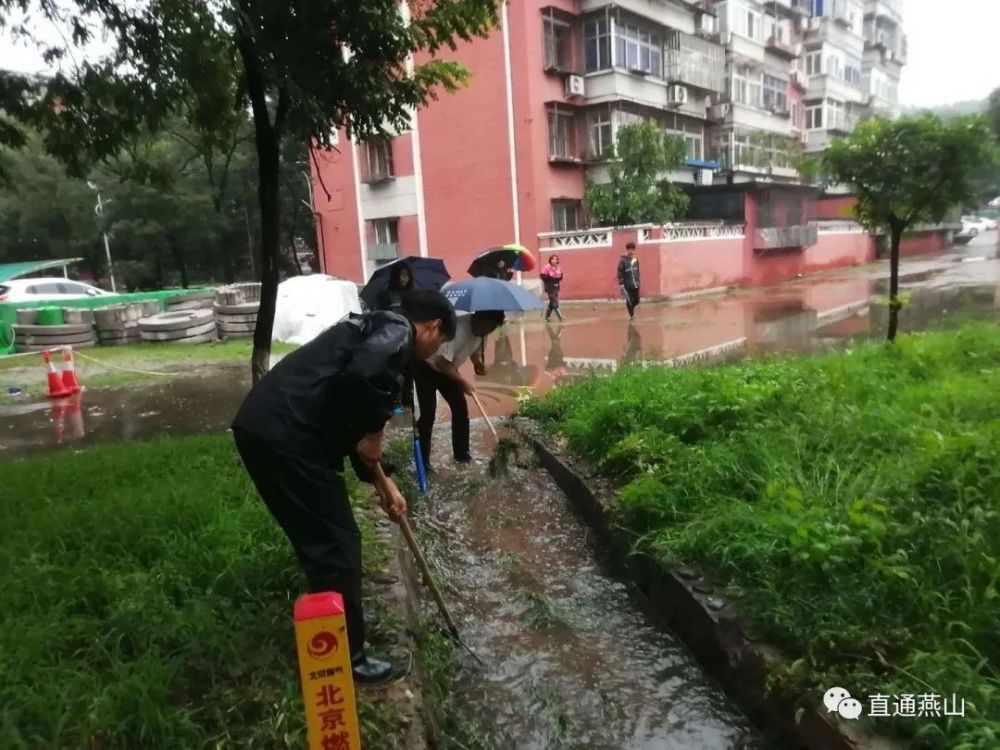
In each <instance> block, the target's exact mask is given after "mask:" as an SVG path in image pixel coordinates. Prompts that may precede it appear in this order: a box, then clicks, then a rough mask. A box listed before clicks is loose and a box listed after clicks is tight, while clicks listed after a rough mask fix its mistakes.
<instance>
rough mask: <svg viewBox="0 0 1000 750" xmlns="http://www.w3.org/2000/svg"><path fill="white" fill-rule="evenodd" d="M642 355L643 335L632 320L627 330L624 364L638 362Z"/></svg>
mask: <svg viewBox="0 0 1000 750" xmlns="http://www.w3.org/2000/svg"><path fill="white" fill-rule="evenodd" d="M641 355H642V334H640V333H639V329H638V328H636V327H635V323H633V322H632V321H631V320H630V321H629V322H628V326H627V327H626V329H625V351H624V352H623V353H622V363H623V364H629V363H631V362H636V361H638V360H639V357H640V356H641Z"/></svg>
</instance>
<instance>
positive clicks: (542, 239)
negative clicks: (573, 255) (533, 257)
mask: <svg viewBox="0 0 1000 750" xmlns="http://www.w3.org/2000/svg"><path fill="white" fill-rule="evenodd" d="M613 232H614V229H613V228H610V227H605V228H598V229H585V230H581V231H576V232H543V233H542V234H539V235H538V247H539V249H540V250H557V249H558V250H572V249H574V248H587V247H591V248H597V247H611V235H612V233H613Z"/></svg>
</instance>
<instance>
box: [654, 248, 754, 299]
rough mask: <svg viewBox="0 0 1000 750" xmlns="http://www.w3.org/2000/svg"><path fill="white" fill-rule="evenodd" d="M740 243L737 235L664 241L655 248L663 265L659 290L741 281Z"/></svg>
mask: <svg viewBox="0 0 1000 750" xmlns="http://www.w3.org/2000/svg"><path fill="white" fill-rule="evenodd" d="M743 245H744V243H743V240H740V239H731V240H697V241H692V242H666V243H663V244H661V245H655V246H654V247H657V248H659V254H660V257H661V258H662V263H663V268H662V272H661V274H660V290H661V291H660V294H664V295H669V294H679V293H682V292H690V291H695V290H698V289H712V288H714V287H720V286H737V285H740V284H742V283H743V282H744V264H743V254H744V247H743Z"/></svg>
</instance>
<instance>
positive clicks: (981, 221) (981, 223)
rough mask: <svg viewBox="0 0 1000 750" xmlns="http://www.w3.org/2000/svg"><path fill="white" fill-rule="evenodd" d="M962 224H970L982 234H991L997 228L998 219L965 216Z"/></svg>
mask: <svg viewBox="0 0 1000 750" xmlns="http://www.w3.org/2000/svg"><path fill="white" fill-rule="evenodd" d="M962 224H963V225H964V224H970V225H971V226H974V227H975V228H976V229H978V230H979V231H980V232H989V231H992V230H994V229H996V228H997V221H996V219H987V218H986V217H985V216H963V217H962Z"/></svg>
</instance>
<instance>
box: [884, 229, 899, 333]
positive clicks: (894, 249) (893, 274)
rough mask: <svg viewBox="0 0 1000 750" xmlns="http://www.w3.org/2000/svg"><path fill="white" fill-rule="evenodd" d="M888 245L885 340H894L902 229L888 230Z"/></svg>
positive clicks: (897, 322)
mask: <svg viewBox="0 0 1000 750" xmlns="http://www.w3.org/2000/svg"><path fill="white" fill-rule="evenodd" d="M890 232H891V237H890V243H891V244H890V247H889V332H888V334H887V335H886V340H887V341H889V342H892V341H895V340H896V330H897V328H898V327H899V308H900V304H899V245H900V243H901V242H902V240H903V230H902V228H900V227H895V226H894V227H892V229H891V230H890Z"/></svg>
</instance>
